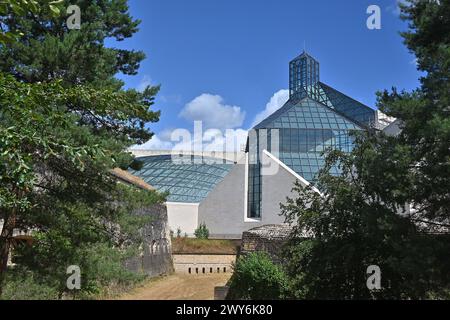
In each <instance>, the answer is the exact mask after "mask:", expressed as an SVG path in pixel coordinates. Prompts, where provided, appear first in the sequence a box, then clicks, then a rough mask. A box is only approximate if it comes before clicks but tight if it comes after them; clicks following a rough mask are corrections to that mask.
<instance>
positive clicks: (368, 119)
mask: <svg viewBox="0 0 450 320" xmlns="http://www.w3.org/2000/svg"><path fill="white" fill-rule="evenodd" d="M319 85H320V89H321V92H323V94H321V97H322V99H323V97H325V99H324V100H323V101H322V99H321V101H320V102H322V103H323V104H325V105H327V106H328V107H330V108H333V109H335V110H336V111H339V112H341V113H342V114H344V115H345V116H347V117H349V118H351V119H352V120H354V121H357V122H359V123H363V124H365V125H371V124H373V123H374V122H375V110H373V109H372V108H369V107H368V106H366V105H364V104H362V103H361V102H358V101H356V100H355V99H352V98H350V97H348V96H346V95H345V94H343V93H341V92H339V91H337V90H336V89H333V88H332V87H330V86H328V85H326V84H324V83H322V82H320V83H319Z"/></svg>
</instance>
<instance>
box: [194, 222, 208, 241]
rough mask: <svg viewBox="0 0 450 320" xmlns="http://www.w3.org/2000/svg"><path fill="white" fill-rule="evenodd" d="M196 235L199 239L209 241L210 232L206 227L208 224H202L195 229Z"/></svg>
mask: <svg viewBox="0 0 450 320" xmlns="http://www.w3.org/2000/svg"><path fill="white" fill-rule="evenodd" d="M194 235H195V237H196V238H197V239H208V238H209V230H208V228H207V227H206V223H201V224H200V226H199V227H198V228H197V229H195V232H194Z"/></svg>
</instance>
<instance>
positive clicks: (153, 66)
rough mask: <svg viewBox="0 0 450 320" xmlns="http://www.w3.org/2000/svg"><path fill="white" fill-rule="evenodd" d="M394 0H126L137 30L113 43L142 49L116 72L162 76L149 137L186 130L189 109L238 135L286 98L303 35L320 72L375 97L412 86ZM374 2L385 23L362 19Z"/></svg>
mask: <svg viewBox="0 0 450 320" xmlns="http://www.w3.org/2000/svg"><path fill="white" fill-rule="evenodd" d="M397 1H398V0H367V1H366V0H345V1H335V0H314V1H313V0H309V1H305V0H264V1H257V0H226V1H225V0H214V1H213V0H191V1H186V0H154V1H153V0H150V1H149V0H131V1H130V8H131V14H132V15H133V17H135V18H139V19H141V20H142V23H141V25H140V31H139V33H137V34H136V35H135V36H134V37H133V38H131V39H127V40H125V41H123V42H120V43H109V45H112V46H116V47H121V48H127V49H135V50H142V51H144V52H145V53H146V54H147V59H146V60H145V61H144V62H143V63H142V65H141V69H140V72H139V75H137V76H133V77H123V76H120V75H119V77H120V78H122V79H124V80H125V82H126V86H127V87H132V88H141V87H143V86H144V85H146V84H149V83H151V84H161V86H162V88H161V92H160V93H159V95H158V97H157V100H156V104H155V109H156V110H161V112H162V115H161V119H160V122H158V123H157V124H152V125H151V126H150V127H151V129H152V130H153V131H154V132H155V133H156V134H157V136H156V138H155V139H153V141H152V142H150V143H149V144H147V145H146V146H145V147H148V148H163V147H170V142H169V138H170V134H169V133H170V132H171V130H173V129H176V128H186V129H188V130H192V128H193V120H194V119H195V120H202V121H203V123H204V128H205V129H208V128H217V129H220V130H224V129H226V128H231V129H235V130H239V132H240V135H241V136H243V135H244V134H245V130H246V129H248V128H250V127H251V126H252V124H253V123H254V122H255V121H256V120H255V118H256V117H257V115H258V114H259V113H261V112H264V110H265V109H267V108H268V110H266V112H265V114H267V113H269V112H270V111H272V110H274V109H276V108H277V107H279V106H280V104H282V102H283V101H284V99H285V96H286V91H280V90H283V89H287V87H288V63H289V61H290V60H291V59H293V58H294V57H296V56H297V55H298V54H300V53H301V52H302V50H303V47H304V43H306V49H307V51H308V53H310V54H311V55H312V56H314V57H315V58H316V59H317V60H318V61H319V62H320V69H321V75H320V77H321V81H323V82H325V83H326V84H328V85H331V86H332V87H334V88H336V89H338V90H339V91H341V92H343V93H345V94H347V95H349V96H351V97H353V98H355V99H356V100H359V101H361V102H363V103H365V104H367V105H369V106H371V107H375V92H376V91H377V90H382V89H385V88H390V87H392V86H396V87H398V88H402V89H403V88H404V89H407V90H411V89H413V88H416V87H417V86H418V80H417V79H418V77H419V76H420V74H419V73H418V71H417V70H416V66H415V62H414V57H413V56H412V55H411V54H410V53H409V52H408V50H407V49H406V48H405V46H404V45H403V43H402V39H401V37H400V35H399V31H401V30H405V29H406V24H405V23H404V22H402V21H401V20H400V19H399V16H398V10H397V9H396V7H397V6H396V3H397ZM371 4H375V5H378V6H380V8H381V30H369V29H368V28H367V26H366V20H367V18H368V17H369V15H368V14H367V13H366V9H367V7H368V6H369V5H371ZM218 115H220V116H218ZM259 117H260V118H261V117H262V115H260V116H259Z"/></svg>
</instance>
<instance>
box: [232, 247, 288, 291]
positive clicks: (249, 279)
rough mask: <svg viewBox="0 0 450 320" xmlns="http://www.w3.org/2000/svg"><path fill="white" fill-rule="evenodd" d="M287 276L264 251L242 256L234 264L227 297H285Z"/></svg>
mask: <svg viewBox="0 0 450 320" xmlns="http://www.w3.org/2000/svg"><path fill="white" fill-rule="evenodd" d="M286 287H287V277H286V275H285V273H284V271H283V270H282V268H281V266H278V265H276V264H274V263H273V262H272V260H271V259H270V257H269V256H268V255H267V254H266V253H263V252H256V253H250V254H248V255H246V256H244V257H241V258H239V259H238V261H237V262H236V265H235V266H234V273H233V276H232V277H231V279H230V290H229V292H228V296H227V299H231V300H235V299H237V300H269V299H270V300H276V299H281V298H283V294H284V292H285V290H286Z"/></svg>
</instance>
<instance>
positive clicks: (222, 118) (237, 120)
mask: <svg viewBox="0 0 450 320" xmlns="http://www.w3.org/2000/svg"><path fill="white" fill-rule="evenodd" d="M180 116H181V117H183V118H184V119H186V120H190V121H202V123H203V127H204V128H205V129H210V128H215V129H220V130H224V129H234V128H238V127H240V126H241V125H242V123H243V122H244V119H245V112H244V111H242V110H241V108H240V107H238V106H232V105H227V104H225V103H224V100H223V98H222V97H221V96H219V95H212V94H209V93H204V94H202V95H200V96H198V97H196V98H195V99H194V100H192V101H191V102H189V103H188V104H186V106H185V107H184V108H183V110H181V112H180Z"/></svg>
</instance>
